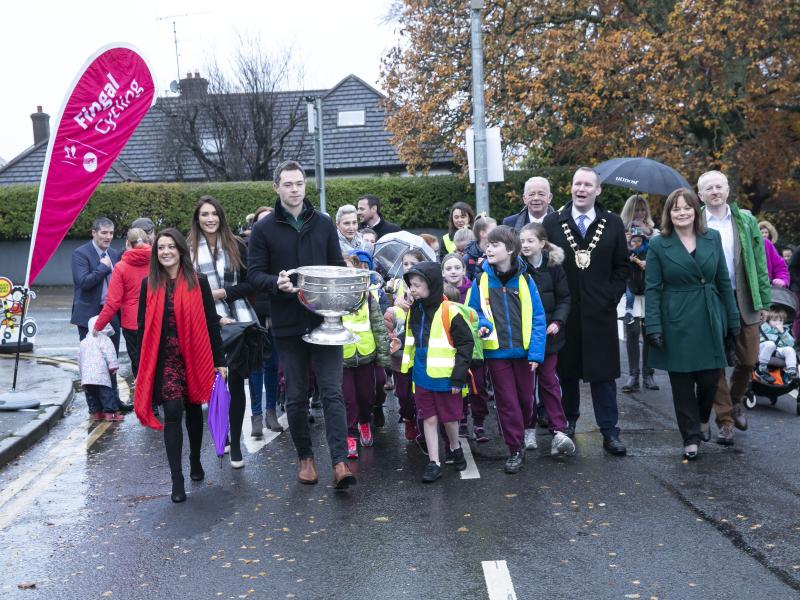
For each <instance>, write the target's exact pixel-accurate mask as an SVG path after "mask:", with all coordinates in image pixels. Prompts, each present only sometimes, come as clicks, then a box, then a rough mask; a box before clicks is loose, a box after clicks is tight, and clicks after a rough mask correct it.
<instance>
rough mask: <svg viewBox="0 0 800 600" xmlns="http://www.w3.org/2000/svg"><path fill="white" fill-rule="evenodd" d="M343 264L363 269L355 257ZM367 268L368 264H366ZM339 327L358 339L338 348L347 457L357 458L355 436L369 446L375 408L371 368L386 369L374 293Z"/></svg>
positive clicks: (386, 344)
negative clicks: (341, 367) (340, 352)
mask: <svg viewBox="0 0 800 600" xmlns="http://www.w3.org/2000/svg"><path fill="white" fill-rule="evenodd" d="M347 262H348V263H350V265H352V266H354V267H356V268H365V265H363V263H362V262H361V261H360V257H359V256H348V257H347ZM367 266H368V265H367ZM342 324H343V325H344V326H345V327H346V328H347V329H349V330H350V331H352V332H353V333H355V334H356V335H357V336H358V341H357V342H355V343H352V344H345V345H344V346H343V347H342V356H343V358H344V363H343V364H344V368H343V369H342V395H343V396H344V401H345V405H346V407H347V458H351V459H355V458H358V444H357V439H356V438H357V437H358V438H360V441H361V446H362V447H364V448H367V447H369V446H372V429H371V428H370V423H371V422H372V416H373V408H374V405H375V365H376V364H378V365H379V366H380V367H381V368H383V367H387V366H389V337H388V336H387V335H386V328H385V327H384V325H383V315H382V314H381V310H380V307H379V306H378V297H377V294H375V293H373V292H370V293H368V294H367V300H366V301H365V302H364V304H362V305H361V307H360V308H359V309H358V310H357V311H356V312H354V313H350V314H347V315H344V316H343V317H342Z"/></svg>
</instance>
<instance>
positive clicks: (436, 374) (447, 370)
mask: <svg viewBox="0 0 800 600" xmlns="http://www.w3.org/2000/svg"><path fill="white" fill-rule="evenodd" d="M457 314H459V313H458V311H455V310H454V311H451V312H450V323H451V324H452V322H453V318H454V317H455V316H456V315H457ZM415 352H416V340H415V339H414V335H413V334H412V333H411V311H409V314H408V316H407V317H406V343H405V346H404V347H403V361H402V363H401V364H400V372H401V373H408V372H409V371H410V370H411V367H413V366H414V354H415ZM455 366H456V349H455V348H454V347H453V346H452V344H451V343H450V340H448V339H447V333H446V332H445V330H444V321H443V320H442V307H441V306H440V307H439V308H437V309H436V312H435V313H434V315H433V320H432V321H431V333H430V336H429V337H428V358H427V360H426V361H425V372H426V373H427V374H428V377H433V378H436V379H440V378H443V377H450V375H451V374H452V373H453V367H455Z"/></svg>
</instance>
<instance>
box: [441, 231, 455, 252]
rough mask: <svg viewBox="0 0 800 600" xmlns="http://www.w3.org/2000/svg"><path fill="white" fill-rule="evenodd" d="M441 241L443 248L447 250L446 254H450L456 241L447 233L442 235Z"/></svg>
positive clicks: (453, 250)
mask: <svg viewBox="0 0 800 600" xmlns="http://www.w3.org/2000/svg"><path fill="white" fill-rule="evenodd" d="M442 241H443V242H444V249H445V250H446V251H447V254H452V253H453V252H455V251H456V243H455V242H454V241H453V240H452V238H451V237H450V234H449V233H445V234H444V235H443V236H442Z"/></svg>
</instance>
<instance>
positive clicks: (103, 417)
mask: <svg viewBox="0 0 800 600" xmlns="http://www.w3.org/2000/svg"><path fill="white" fill-rule="evenodd" d="M95 323H97V317H92V318H91V319H89V324H88V326H89V331H91V332H92V333H91V335H87V336H86V337H85V338H83V340H82V341H81V344H80V347H79V350H78V370H79V371H80V374H81V387H82V388H83V391H84V393H85V394H86V404H87V405H88V406H89V416H90V418H91V420H92V421H122V420H123V419H124V418H125V417H124V415H122V413H119V412H117V408H116V400H115V398H114V391H113V390H112V389H111V375H112V374H114V373H116V372H117V369H119V362H118V360H117V353H116V351H115V350H114V344H113V342H112V341H111V338H110V337H109V336H112V335H114V329H113V327H111V324H110V323H108V324H106V326H105V327H103V328H102V329H101V330H100V331H95V328H94V327H95Z"/></svg>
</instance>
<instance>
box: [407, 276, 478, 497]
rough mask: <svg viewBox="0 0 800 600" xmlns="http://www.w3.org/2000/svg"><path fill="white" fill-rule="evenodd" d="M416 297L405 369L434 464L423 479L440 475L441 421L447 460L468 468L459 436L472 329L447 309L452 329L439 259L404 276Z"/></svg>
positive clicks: (457, 312) (408, 326)
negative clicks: (408, 374) (444, 432)
mask: <svg viewBox="0 0 800 600" xmlns="http://www.w3.org/2000/svg"><path fill="white" fill-rule="evenodd" d="M404 279H405V283H406V286H408V289H409V290H410V292H411V295H412V297H413V298H414V303H413V304H412V305H411V308H410V309H409V311H408V319H407V320H406V339H405V346H404V348H403V361H402V365H401V371H402V372H403V373H408V372H409V371H411V372H412V379H413V382H414V401H415V402H416V407H417V417H418V418H419V419H420V420H421V421H422V423H423V429H424V432H425V441H426V443H427V448H428V457H429V460H430V462H428V464H427V465H426V467H425V471H424V473H423V475H422V481H423V483H431V482H434V481H436V480H437V479H439V477H441V476H442V467H441V463H440V461H439V432H438V424H439V422H440V421H441V422H442V423H444V427H445V431H446V433H447V447H446V451H445V452H446V455H445V462H447V463H451V464H452V465H453V466H454V467H455V468H456V469H457V470H459V471H462V470H464V469H466V468H467V461H466V459H465V458H464V450H463V449H462V448H461V442H460V441H459V439H458V421H459V419H460V418H461V411H462V400H461V388H463V387H464V385H465V384H466V382H467V370H468V369H469V366H470V363H471V362H472V353H473V349H474V345H475V344H474V341H473V336H472V330H471V329H470V327H469V325H468V324H467V323H466V321H464V318H463V317H462V316H461V314H460V312H459V311H456V310H453V311H449V312H448V315H447V318H448V320H449V331H447V330H446V329H445V326H444V316H443V310H442V301H443V296H442V287H443V283H442V271H441V267H440V266H439V264H438V263H435V262H428V261H425V262H421V263H418V264H417V265H415V266H414V267H412V268H411V269H410V270H409V271H408V272H407V273H405V275H404Z"/></svg>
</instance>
